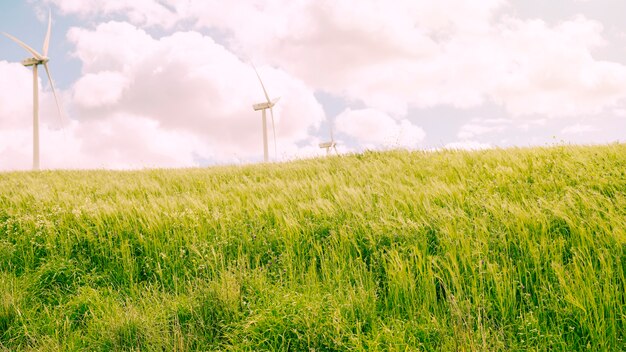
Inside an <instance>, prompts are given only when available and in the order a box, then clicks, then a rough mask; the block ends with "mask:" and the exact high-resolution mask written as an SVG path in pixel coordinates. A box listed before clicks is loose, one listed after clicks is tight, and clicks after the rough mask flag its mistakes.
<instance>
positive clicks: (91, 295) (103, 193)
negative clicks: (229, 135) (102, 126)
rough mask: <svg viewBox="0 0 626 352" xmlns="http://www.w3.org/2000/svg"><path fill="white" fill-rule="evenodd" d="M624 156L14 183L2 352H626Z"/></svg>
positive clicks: (357, 160)
mask: <svg viewBox="0 0 626 352" xmlns="http://www.w3.org/2000/svg"><path fill="white" fill-rule="evenodd" d="M625 172H626V145H624V144H611V145H604V146H553V147H544V148H514V149H506V150H502V149H495V150H487V151H475V152H466V151H439V152H408V151H387V152H366V153H363V154H357V155H348V156H342V157H330V158H320V159H311V160H303V161H295V162H289V163H280V164H266V165H251V166H231V167H212V168H202V169H186V170H143V171H43V172H13V173H0V351H3V350H5V351H22V350H24V351H28V350H41V351H75V350H76V351H81V350H85V351H195V350H198V351H206V350H225V351H228V350H231V351H258V350H270V351H288V350H289V351H352V350H356V351H361V350H368V351H413V350H417V351H420V350H424V351H527V350H534V351H547V350H550V351H577V350H592V351H593V350H595V351H616V350H626V340H625V338H626V293H625V292H626V174H625Z"/></svg>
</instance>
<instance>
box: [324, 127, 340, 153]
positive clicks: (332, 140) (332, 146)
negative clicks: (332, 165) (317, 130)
mask: <svg viewBox="0 0 626 352" xmlns="http://www.w3.org/2000/svg"><path fill="white" fill-rule="evenodd" d="M320 148H322V149H326V155H329V154H330V150H331V149H334V150H335V154H337V155H339V152H338V151H337V142H335V137H334V136H333V126H332V125H330V142H324V143H320Z"/></svg>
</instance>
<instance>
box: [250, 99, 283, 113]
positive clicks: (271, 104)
mask: <svg viewBox="0 0 626 352" xmlns="http://www.w3.org/2000/svg"><path fill="white" fill-rule="evenodd" d="M278 100H280V98H276V99H274V100H273V101H266V102H264V103H258V104H254V105H252V108H253V109H254V111H259V110H265V109H271V108H273V107H274V105H276V103H277V102H278Z"/></svg>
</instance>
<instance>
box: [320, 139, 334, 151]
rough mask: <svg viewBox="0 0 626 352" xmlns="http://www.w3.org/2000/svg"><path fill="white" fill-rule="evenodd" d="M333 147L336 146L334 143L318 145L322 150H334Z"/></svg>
mask: <svg viewBox="0 0 626 352" xmlns="http://www.w3.org/2000/svg"><path fill="white" fill-rule="evenodd" d="M335 146H337V143H336V142H334V141H333V142H324V143H320V148H322V149H324V148H334V147H335Z"/></svg>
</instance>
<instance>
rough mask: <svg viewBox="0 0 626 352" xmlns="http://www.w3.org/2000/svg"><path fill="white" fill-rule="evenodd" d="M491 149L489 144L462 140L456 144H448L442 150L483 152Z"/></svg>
mask: <svg viewBox="0 0 626 352" xmlns="http://www.w3.org/2000/svg"><path fill="white" fill-rule="evenodd" d="M490 148H493V147H492V146H491V144H489V143H480V142H477V141H471V140H464V141H458V142H452V143H448V144H446V145H445V146H444V149H453V150H484V149H490Z"/></svg>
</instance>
